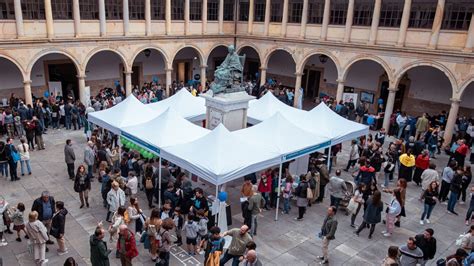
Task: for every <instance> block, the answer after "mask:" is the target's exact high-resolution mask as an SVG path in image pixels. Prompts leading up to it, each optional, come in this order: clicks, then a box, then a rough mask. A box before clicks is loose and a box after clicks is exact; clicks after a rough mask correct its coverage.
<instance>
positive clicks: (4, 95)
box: [0, 57, 25, 105]
mask: <svg viewBox="0 0 474 266" xmlns="http://www.w3.org/2000/svg"><path fill="white" fill-rule="evenodd" d="M0 69H1V70H2V71H0V80H1V81H2V82H1V83H0V101H1V102H2V105H7V104H8V105H11V103H10V102H8V100H9V99H10V97H11V96H12V93H14V94H15V95H14V96H15V97H20V98H23V101H24V99H25V94H24V90H23V75H22V74H21V71H20V69H18V66H17V65H15V63H13V62H12V61H10V60H9V59H7V58H4V57H0Z"/></svg>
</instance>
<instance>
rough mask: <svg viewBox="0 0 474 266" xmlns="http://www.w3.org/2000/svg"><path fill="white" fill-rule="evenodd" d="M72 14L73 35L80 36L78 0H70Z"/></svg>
mask: <svg viewBox="0 0 474 266" xmlns="http://www.w3.org/2000/svg"><path fill="white" fill-rule="evenodd" d="M72 16H73V18H74V36H75V37H76V38H77V37H80V36H81V9H80V8H79V0H72Z"/></svg>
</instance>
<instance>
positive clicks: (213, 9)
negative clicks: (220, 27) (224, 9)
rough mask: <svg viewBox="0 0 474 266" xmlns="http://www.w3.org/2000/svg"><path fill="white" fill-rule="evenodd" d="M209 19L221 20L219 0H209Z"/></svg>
mask: <svg viewBox="0 0 474 266" xmlns="http://www.w3.org/2000/svg"><path fill="white" fill-rule="evenodd" d="M207 20H219V0H207Z"/></svg>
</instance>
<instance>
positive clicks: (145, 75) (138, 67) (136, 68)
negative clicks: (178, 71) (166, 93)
mask: <svg viewBox="0 0 474 266" xmlns="http://www.w3.org/2000/svg"><path fill="white" fill-rule="evenodd" d="M165 69H166V61H165V57H164V56H163V54H162V53H161V52H160V51H159V50H157V49H153V48H147V49H143V50H142V51H140V52H139V53H138V54H137V55H136V56H135V58H134V60H133V65H132V71H133V73H135V72H137V73H138V80H139V81H138V82H139V84H140V85H141V84H144V83H149V82H154V83H155V84H156V85H159V86H162V87H163V88H165V87H166V73H165ZM132 75H133V74H132ZM132 77H133V76H132ZM132 80H133V78H132Z"/></svg>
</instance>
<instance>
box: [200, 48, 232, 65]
mask: <svg viewBox="0 0 474 266" xmlns="http://www.w3.org/2000/svg"><path fill="white" fill-rule="evenodd" d="M221 46H222V47H225V48H226V49H227V47H228V46H229V45H226V44H222V43H220V44H215V45H214V46H212V47H211V49H209V51H208V53H207V54H206V55H205V56H206V58H204V62H205V63H206V65H207V61H208V60H209V56H210V55H211V54H212V52H213V51H214V50H215V49H217V48H219V47H221Z"/></svg>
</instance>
